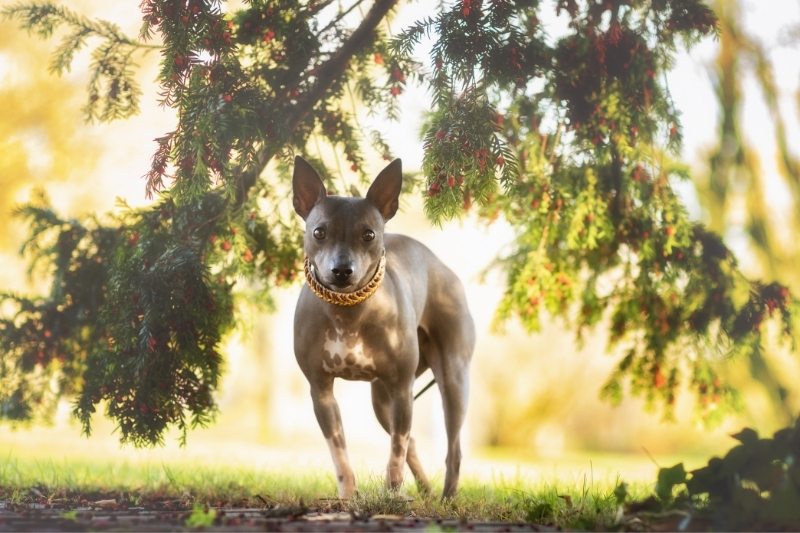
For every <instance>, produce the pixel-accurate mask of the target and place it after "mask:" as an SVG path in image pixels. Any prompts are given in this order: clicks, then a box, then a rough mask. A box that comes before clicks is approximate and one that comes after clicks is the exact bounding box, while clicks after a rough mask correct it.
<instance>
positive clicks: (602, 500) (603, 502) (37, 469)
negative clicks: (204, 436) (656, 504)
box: [0, 455, 646, 529]
mask: <svg viewBox="0 0 800 533" xmlns="http://www.w3.org/2000/svg"><path fill="white" fill-rule="evenodd" d="M31 488H35V491H32V490H31ZM439 491H441V483H439V484H438V486H437V484H436V480H434V493H433V494H432V495H421V494H419V493H418V492H417V490H416V488H415V486H414V484H413V482H411V481H410V480H409V481H407V482H406V484H405V485H404V487H403V489H402V491H401V492H400V493H399V494H394V493H389V492H387V491H386V490H385V489H384V487H383V481H382V479H380V478H379V477H377V476H374V475H373V476H371V477H370V476H368V475H362V476H360V477H359V489H358V495H357V496H356V497H355V498H353V499H351V500H350V501H340V500H338V499H336V498H335V495H336V486H335V483H334V480H333V476H332V475H330V474H328V473H318V472H315V471H308V470H306V471H303V470H289V469H286V470H283V471H280V470H279V471H269V472H265V471H261V470H258V469H255V468H253V469H247V468H244V467H228V466H216V467H211V466H206V465H202V464H200V465H197V464H192V463H185V462H184V463H182V462H175V463H172V462H171V463H169V464H166V463H160V464H159V463H133V462H127V461H110V460H108V459H105V460H89V459H69V460H66V459H65V460H60V461H58V460H41V459H33V458H24V457H23V458H20V457H13V456H11V455H7V456H6V457H3V456H0V499H5V500H11V501H15V502H18V503H24V502H26V501H31V493H32V492H33V493H34V494H38V495H40V496H39V498H42V497H44V498H47V499H56V498H62V499H64V498H65V499H67V500H69V501H80V500H82V499H85V500H88V501H93V500H97V499H103V498H116V499H117V500H118V501H120V502H121V503H127V504H128V505H147V504H148V503H152V502H155V501H162V502H163V501H167V500H174V501H176V502H179V505H180V506H182V507H183V508H188V509H191V508H192V507H193V506H194V505H198V504H199V505H209V506H212V507H219V506H229V505H233V506H250V507H265V506H267V507H269V508H272V509H283V510H285V511H286V513H287V514H292V513H297V512H302V511H303V510H306V509H308V510H321V511H347V512H351V513H353V514H354V515H355V516H361V517H368V516H374V515H378V514H380V515H400V516H416V517H420V518H434V519H438V518H441V519H458V520H476V521H504V522H535V523H538V524H549V525H556V526H561V527H564V528H588V529H598V528H600V529H602V528H608V527H611V526H613V525H614V521H615V517H616V514H617V502H616V499H615V497H614V493H613V491H614V483H595V482H593V481H591V480H587V479H584V480H583V481H579V482H577V483H576V482H568V483H560V482H558V483H538V484H531V483H529V482H525V481H522V480H520V479H498V480H494V481H491V482H486V481H482V480H478V479H470V478H466V479H463V481H462V483H461V488H460V491H459V494H458V496H457V497H456V498H455V499H453V500H451V501H447V502H442V501H441V500H440V499H439V496H438V494H439ZM629 492H633V495H644V494H645V492H646V487H644V486H633V487H632V488H629Z"/></svg>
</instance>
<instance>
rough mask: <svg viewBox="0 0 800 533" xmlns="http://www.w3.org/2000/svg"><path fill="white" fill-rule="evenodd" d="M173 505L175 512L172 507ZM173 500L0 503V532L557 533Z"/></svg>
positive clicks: (501, 524)
mask: <svg viewBox="0 0 800 533" xmlns="http://www.w3.org/2000/svg"><path fill="white" fill-rule="evenodd" d="M172 507H175V508H172ZM180 507H181V506H180V505H178V504H177V502H175V503H173V502H170V501H165V502H159V503H158V504H157V505H149V506H148V507H126V508H121V507H120V506H118V505H117V504H116V502H115V501H114V500H100V501H98V502H95V503H94V504H90V505H77V506H72V505H69V504H68V502H53V503H47V504H41V503H29V504H16V503H12V502H9V501H2V500H0V531H132V530H135V531H198V530H202V531H420V530H425V531H431V530H434V531H437V530H442V531H557V529H556V528H552V527H545V526H538V525H535V524H523V523H513V524H512V523H504V522H462V521H458V520H441V519H433V518H422V517H415V516H396V515H372V516H365V517H362V516H356V515H353V514H351V513H348V512H336V511H330V512H328V511H324V510H311V509H306V508H303V509H301V508H294V509H290V508H281V507H280V506H276V507H273V508H266V507H265V508H234V507H222V508H211V509H196V510H192V509H187V508H185V507H183V508H180Z"/></svg>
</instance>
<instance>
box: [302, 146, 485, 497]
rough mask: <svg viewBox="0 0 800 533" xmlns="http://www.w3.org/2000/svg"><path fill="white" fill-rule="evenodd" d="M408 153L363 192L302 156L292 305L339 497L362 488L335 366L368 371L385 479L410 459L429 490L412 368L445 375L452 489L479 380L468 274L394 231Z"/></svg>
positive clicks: (360, 375)
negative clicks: (414, 427)
mask: <svg viewBox="0 0 800 533" xmlns="http://www.w3.org/2000/svg"><path fill="white" fill-rule="evenodd" d="M402 180H403V177H402V163H401V161H400V159H395V160H394V161H393V162H391V163H390V164H389V165H387V166H386V168H384V169H383V170H382V171H381V172H380V173H379V174H378V176H377V177H376V178H375V180H374V181H373V183H372V184H371V185H370V188H369V190H368V192H367V195H366V197H365V198H355V197H342V196H333V195H331V196H328V194H327V192H326V190H325V186H324V184H323V183H322V180H321V179H320V178H319V175H318V174H317V172H316V171H315V170H314V168H312V166H311V165H310V164H309V163H308V162H307V161H305V160H304V159H303V158H301V157H299V156H298V157H296V158H295V162H294V172H293V176H292V202H293V205H294V209H295V211H296V212H297V214H299V215H300V216H301V217H302V218H303V220H305V224H306V228H305V236H304V241H303V249H304V252H305V256H306V259H305V274H306V284H305V285H304V286H303V288H302V289H301V291H300V295H299V297H298V301H297V307H296V309H295V315H294V351H295V357H296V358H297V362H298V364H299V366H300V369H301V370H302V372H303V374H304V375H305V376H306V378H307V379H308V383H309V385H310V392H311V399H312V401H313V404H314V414H315V415H316V418H317V421H318V423H319V426H320V428H321V429H322V434H323V435H324V437H325V440H326V441H327V444H328V448H329V449H330V453H331V458H332V459H333V464H334V467H335V470H336V480H337V485H338V492H339V497H340V498H342V499H347V498H350V497H352V496H353V495H354V493H355V490H356V481H355V476H354V475H353V470H352V468H351V467H350V463H349V460H348V456H347V448H346V445H345V438H344V432H343V430H342V420H341V416H340V413H339V407H338V405H337V403H336V399H335V398H334V396H333V381H334V379H335V378H343V379H347V380H361V381H369V382H370V384H371V387H372V406H373V408H374V411H375V415H376V417H377V419H378V422H379V423H380V425H381V426H382V427H383V429H385V430H386V432H387V433H389V435H390V436H391V447H390V454H389V464H388V466H387V469H386V486H387V487H388V488H389V489H390V490H393V491H396V490H398V489H399V487H400V485H401V484H402V482H403V472H404V467H405V463H406V462H407V463H408V466H409V468H410V469H411V472H412V474H413V475H414V478H415V480H416V483H417V487H418V488H419V490H420V492H421V493H428V492H430V483H429V481H428V479H427V477H426V476H425V473H424V472H423V469H422V465H421V464H420V461H419V457H418V456H417V452H416V449H415V446H414V439H413V438H412V437H411V435H410V432H411V416H412V405H413V393H412V386H413V384H414V380H415V379H416V378H417V377H418V376H419V375H420V374H422V373H423V372H424V371H426V370H427V369H428V368H430V369H431V371H432V372H433V376H434V378H435V380H436V383H437V384H438V387H439V391H440V393H441V396H442V405H443V408H444V420H445V429H446V431H447V456H446V459H445V467H446V473H445V481H444V489H443V491H442V498H451V497H453V496H454V495H455V494H456V490H457V487H458V477H459V469H460V466H461V443H460V432H461V426H462V425H463V423H464V417H465V414H466V408H467V396H468V390H469V375H468V371H469V362H470V359H471V358H472V352H473V349H474V346H475V326H474V323H473V320H472V317H471V315H470V314H469V311H468V309H467V302H466V296H465V293H464V287H463V285H462V284H461V282H460V280H459V279H458V277H457V276H456V275H455V274H454V273H453V271H452V270H450V269H449V268H448V267H447V266H445V265H444V263H442V262H441V261H440V260H439V259H438V258H437V257H436V256H435V255H434V254H433V252H431V251H430V250H429V249H428V248H427V247H425V246H424V245H423V244H422V243H420V242H419V241H417V240H414V239H412V238H410V237H406V236H404V235H398V234H390V233H384V225H385V224H386V222H387V221H388V220H390V219H391V218H392V217H393V216H394V215H395V213H396V212H397V208H398V201H399V196H400V188H401V185H402Z"/></svg>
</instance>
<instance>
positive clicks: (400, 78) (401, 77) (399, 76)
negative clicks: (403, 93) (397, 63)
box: [392, 68, 406, 82]
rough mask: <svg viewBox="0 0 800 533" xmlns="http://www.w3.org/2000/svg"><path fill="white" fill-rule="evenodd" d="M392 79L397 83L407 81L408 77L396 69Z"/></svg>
mask: <svg viewBox="0 0 800 533" xmlns="http://www.w3.org/2000/svg"><path fill="white" fill-rule="evenodd" d="M392 79H394V80H395V81H399V82H404V81H406V75H405V74H403V71H402V70H400V69H399V68H396V69H394V70H393V71H392Z"/></svg>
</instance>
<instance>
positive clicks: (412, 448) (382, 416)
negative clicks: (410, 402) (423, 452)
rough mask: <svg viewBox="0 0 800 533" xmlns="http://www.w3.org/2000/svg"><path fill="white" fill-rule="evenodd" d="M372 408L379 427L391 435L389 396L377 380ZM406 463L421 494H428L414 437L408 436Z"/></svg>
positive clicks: (374, 383)
mask: <svg viewBox="0 0 800 533" xmlns="http://www.w3.org/2000/svg"><path fill="white" fill-rule="evenodd" d="M372 408H373V409H374V410H375V417H376V418H377V419H378V422H379V423H380V425H381V427H382V428H383V429H384V430H386V432H387V433H388V434H390V435H391V434H392V430H391V413H392V404H391V397H390V396H389V391H387V390H386V386H385V385H384V384H383V383H381V382H380V381H377V380H376V381H373V382H372ZM406 463H407V464H408V468H409V469H410V470H411V473H412V474H413V475H414V480H415V481H416V483H417V489H418V490H419V491H420V493H422V494H428V493H429V492H430V491H431V484H430V482H429V481H428V478H427V476H426V475H425V472H424V471H423V470H422V463H420V460H419V457H418V456H417V449H416V445H415V443H414V437H410V438H409V440H408V451H407V452H406Z"/></svg>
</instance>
